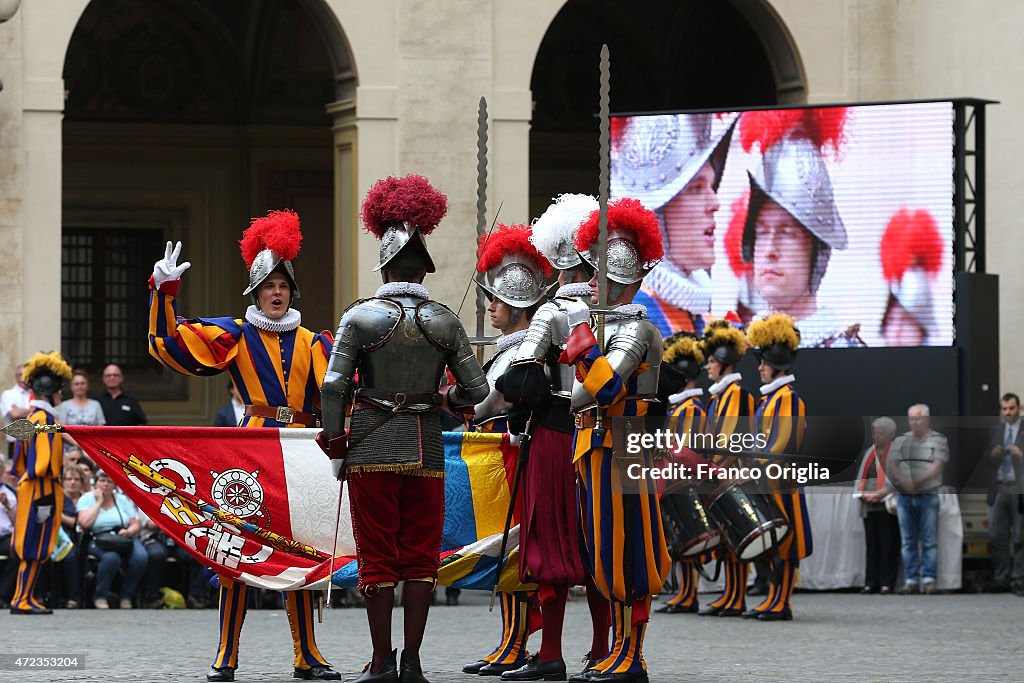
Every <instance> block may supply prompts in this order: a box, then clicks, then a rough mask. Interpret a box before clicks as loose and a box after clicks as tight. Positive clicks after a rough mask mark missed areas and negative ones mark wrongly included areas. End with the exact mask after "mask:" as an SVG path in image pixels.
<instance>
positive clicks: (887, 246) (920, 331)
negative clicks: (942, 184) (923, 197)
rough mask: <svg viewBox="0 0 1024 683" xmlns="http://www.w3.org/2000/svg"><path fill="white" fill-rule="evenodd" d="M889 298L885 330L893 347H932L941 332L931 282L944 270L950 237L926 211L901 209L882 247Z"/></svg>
mask: <svg viewBox="0 0 1024 683" xmlns="http://www.w3.org/2000/svg"><path fill="white" fill-rule="evenodd" d="M878 249H879V253H880V256H881V259H882V276H883V277H884V278H885V281H886V282H887V283H888V285H889V296H888V298H887V299H886V302H885V313H884V314H883V315H882V324H881V332H882V336H883V337H885V343H886V344H887V345H888V346H929V345H932V344H934V343H935V342H936V340H935V339H933V338H932V337H933V336H934V334H935V332H936V331H937V330H938V321H937V320H936V317H935V301H934V299H935V297H934V294H933V293H932V281H933V280H934V279H935V278H937V277H938V276H939V273H941V272H942V261H943V253H944V252H945V250H946V240H945V239H943V237H942V233H941V232H940V231H939V224H938V223H936V222H935V218H934V217H933V216H932V215H931V213H929V212H928V211H927V210H926V209H917V210H916V211H912V210H910V209H900V210H899V211H897V212H896V213H895V214H893V217H892V218H891V219H889V223H888V224H887V225H886V226H885V232H884V233H882V240H881V242H880V243H879V245H878Z"/></svg>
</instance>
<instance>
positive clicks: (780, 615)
mask: <svg viewBox="0 0 1024 683" xmlns="http://www.w3.org/2000/svg"><path fill="white" fill-rule="evenodd" d="M757 620H758V621H793V613H792V612H790V611H789V610H788V609H786V610H782V611H781V612H761V613H760V614H758V615H757Z"/></svg>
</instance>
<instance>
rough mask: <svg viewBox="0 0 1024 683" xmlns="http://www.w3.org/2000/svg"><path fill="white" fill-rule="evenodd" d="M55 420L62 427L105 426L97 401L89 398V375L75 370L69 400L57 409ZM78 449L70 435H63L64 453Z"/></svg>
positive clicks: (105, 422)
mask: <svg viewBox="0 0 1024 683" xmlns="http://www.w3.org/2000/svg"><path fill="white" fill-rule="evenodd" d="M57 419H58V420H59V421H60V423H61V424H63V425H87V426H97V425H105V424H107V420H106V418H105V417H104V416H103V408H102V407H101V406H100V403H99V401H96V400H94V399H91V398H89V374H88V373H87V372H86V371H85V370H75V371H74V373H73V374H72V375H71V398H70V399H68V400H67V401H61V404H60V405H59V406H58V407H57ZM75 448H78V442H77V441H75V440H74V439H73V438H71V435H70V434H64V452H65V453H67V452H68V451H70V450H72V449H75Z"/></svg>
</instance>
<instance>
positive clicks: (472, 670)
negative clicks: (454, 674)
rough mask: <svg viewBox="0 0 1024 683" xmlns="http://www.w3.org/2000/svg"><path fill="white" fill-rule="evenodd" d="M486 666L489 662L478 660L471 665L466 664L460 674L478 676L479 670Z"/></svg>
mask: <svg viewBox="0 0 1024 683" xmlns="http://www.w3.org/2000/svg"><path fill="white" fill-rule="evenodd" d="M488 664H490V662H488V661H487V660H486V659H478V660H476V661H475V662H473V663H472V664H467V665H466V666H464V667H462V673H464V674H478V673H480V669H482V668H484V667H485V666H487V665H488Z"/></svg>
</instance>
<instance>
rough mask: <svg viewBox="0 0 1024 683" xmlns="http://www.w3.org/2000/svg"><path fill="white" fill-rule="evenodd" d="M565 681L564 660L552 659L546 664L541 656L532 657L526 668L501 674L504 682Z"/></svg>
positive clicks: (522, 667)
mask: <svg viewBox="0 0 1024 683" xmlns="http://www.w3.org/2000/svg"><path fill="white" fill-rule="evenodd" d="M565 679H566V675H565V660H564V659H552V660H551V661H550V662H545V661H541V658H540V655H539V654H537V655H534V656H532V657H530V661H529V662H527V663H526V665H525V666H521V667H519V668H518V669H516V670H515V671H506V672H505V673H503V674H501V680H503V681H564V680H565Z"/></svg>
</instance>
